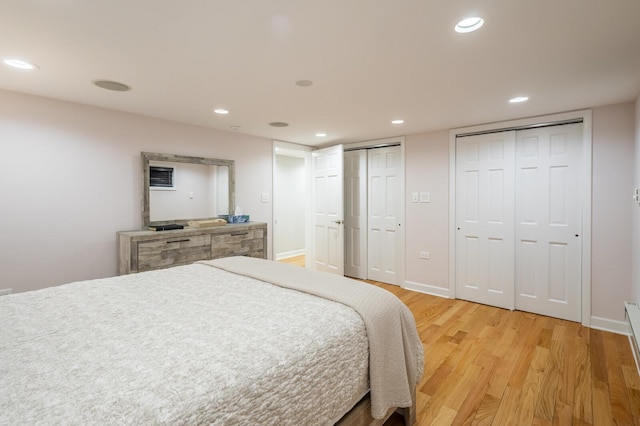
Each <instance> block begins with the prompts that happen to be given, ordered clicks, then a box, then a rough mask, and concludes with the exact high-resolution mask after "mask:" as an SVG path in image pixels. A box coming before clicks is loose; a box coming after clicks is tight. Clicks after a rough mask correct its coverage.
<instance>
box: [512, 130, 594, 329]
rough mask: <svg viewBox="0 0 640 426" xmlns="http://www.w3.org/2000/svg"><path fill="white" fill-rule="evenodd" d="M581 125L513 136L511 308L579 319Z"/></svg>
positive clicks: (522, 132)
mask: <svg viewBox="0 0 640 426" xmlns="http://www.w3.org/2000/svg"><path fill="white" fill-rule="evenodd" d="M581 145H582V124H570V125H563V126H553V127H545V128H537V129H529V130H521V131H518V134H517V140H516V212H515V215H516V242H517V243H516V309H520V310H523V311H527V312H535V313H538V314H542V315H548V316H552V317H555V318H562V319H566V320H570V321H580V320H581V257H582V254H581V238H580V234H581V221H580V206H581V203H580V187H579V184H580V168H581V161H580V158H581Z"/></svg>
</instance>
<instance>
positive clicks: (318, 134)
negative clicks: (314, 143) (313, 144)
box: [316, 133, 327, 138]
mask: <svg viewBox="0 0 640 426" xmlns="http://www.w3.org/2000/svg"><path fill="white" fill-rule="evenodd" d="M316 136H317V137H319V138H324V137H325V136H327V134H326V133H316Z"/></svg>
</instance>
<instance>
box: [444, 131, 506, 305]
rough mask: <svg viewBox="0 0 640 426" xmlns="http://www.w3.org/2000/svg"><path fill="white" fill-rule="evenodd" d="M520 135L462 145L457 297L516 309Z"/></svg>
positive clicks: (458, 182)
mask: <svg viewBox="0 0 640 426" xmlns="http://www.w3.org/2000/svg"><path fill="white" fill-rule="evenodd" d="M514 151H515V132H513V131H511V132H500V133H492V134H486V135H476V136H465V137H459V138H457V139H456V295H457V297H458V298H461V299H465V300H470V301H472V302H478V303H483V304H487V305H493V306H498V307H502V308H507V309H513V307H514V288H515V283H514V264H515V260H514V250H513V248H514V156H515V152H514Z"/></svg>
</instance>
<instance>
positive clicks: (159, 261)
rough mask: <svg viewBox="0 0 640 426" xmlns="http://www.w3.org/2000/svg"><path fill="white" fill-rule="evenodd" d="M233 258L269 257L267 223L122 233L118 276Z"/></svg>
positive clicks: (119, 239) (119, 238)
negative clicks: (198, 261) (220, 258)
mask: <svg viewBox="0 0 640 426" xmlns="http://www.w3.org/2000/svg"><path fill="white" fill-rule="evenodd" d="M229 256H251V257H261V258H264V259H266V258H267V224H266V223H261V222H249V223H238V224H228V225H224V226H214V227H211V228H194V229H189V228H186V229H180V230H173V231H123V232H118V275H124V274H131V273H133V272H143V271H151V270H154V269H162V268H168V267H171V266H177V265H186V264H188V263H193V262H195V261H197V260H207V259H216V258H219V257H229Z"/></svg>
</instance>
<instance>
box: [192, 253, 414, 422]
mask: <svg viewBox="0 0 640 426" xmlns="http://www.w3.org/2000/svg"><path fill="white" fill-rule="evenodd" d="M200 263H203V264H207V265H211V266H215V267H217V268H221V269H224V270H226V271H229V272H233V273H236V274H241V275H246V276H249V277H252V278H255V279H259V280H261V281H266V282H270V283H272V284H276V285H279V286H283V287H287V288H291V289H295V290H298V291H303V292H306V293H309V294H313V295H316V296H320V297H323V298H325V299H329V300H333V301H336V302H340V303H343V304H345V305H348V306H350V307H351V308H353V309H354V310H355V311H356V312H358V313H359V314H360V316H362V319H363V320H364V323H365V327H366V330H367V337H368V339H369V380H370V387H371V415H372V416H373V417H374V418H376V419H380V418H383V417H384V416H385V414H386V413H387V411H388V410H389V409H390V408H393V407H410V406H411V405H412V389H413V387H414V386H415V385H417V384H418V382H419V380H420V378H421V377H422V372H423V368H424V352H423V347H422V342H421V341H420V337H419V335H418V332H417V330H416V324H415V320H414V318H413V315H412V314H411V311H410V310H409V308H407V307H406V306H405V305H404V303H402V302H401V301H400V300H399V299H398V298H397V297H396V296H394V295H393V294H391V293H389V292H388V291H386V290H384V289H381V288H379V287H375V286H372V285H369V284H366V283H363V282H360V281H356V280H352V279H350V278H345V277H342V276H339V275H334V274H329V273H324V272H317V271H311V270H308V269H306V268H300V267H298V266H293V265H287V264H283V263H277V262H272V261H268V260H263V259H255V258H249V257H231V258H224V259H217V260H210V261H203V262H200Z"/></svg>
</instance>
